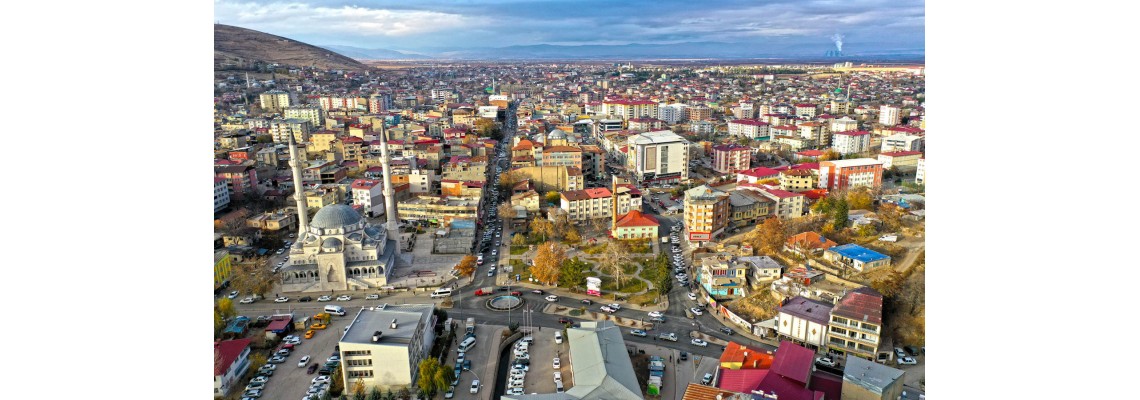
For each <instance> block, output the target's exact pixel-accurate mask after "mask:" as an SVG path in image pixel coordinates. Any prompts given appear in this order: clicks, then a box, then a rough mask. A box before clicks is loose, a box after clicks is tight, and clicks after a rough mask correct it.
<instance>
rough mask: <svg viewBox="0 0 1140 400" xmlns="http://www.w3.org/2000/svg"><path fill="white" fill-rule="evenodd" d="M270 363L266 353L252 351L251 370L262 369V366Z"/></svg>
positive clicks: (250, 356)
mask: <svg viewBox="0 0 1140 400" xmlns="http://www.w3.org/2000/svg"><path fill="white" fill-rule="evenodd" d="M268 363H269V359H268V358H266V357H265V354H262V353H251V354H250V355H249V370H250V371H257V370H259V369H261V367H262V366H264V365H265V364H268Z"/></svg>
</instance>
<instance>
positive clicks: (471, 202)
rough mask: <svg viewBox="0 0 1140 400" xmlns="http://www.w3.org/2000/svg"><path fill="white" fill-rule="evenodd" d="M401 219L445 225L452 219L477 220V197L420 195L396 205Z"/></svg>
mask: <svg viewBox="0 0 1140 400" xmlns="http://www.w3.org/2000/svg"><path fill="white" fill-rule="evenodd" d="M396 209H397V211H398V212H399V213H400V218H401V219H406V220H414V221H429V222H432V223H437V224H441V226H442V225H446V224H448V223H451V220H452V219H456V218H459V219H471V220H474V219H477V218H478V216H479V197H441V196H427V195H420V196H415V197H412V198H411V199H408V200H406V201H401V202H399V203H397V204H396Z"/></svg>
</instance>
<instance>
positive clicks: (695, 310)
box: [689, 307, 705, 315]
mask: <svg viewBox="0 0 1140 400" xmlns="http://www.w3.org/2000/svg"><path fill="white" fill-rule="evenodd" d="M689 311H692V312H693V314H696V315H703V314H704V313H705V312H704V311H701V309H699V308H696V307H693V308H690V309H689Z"/></svg>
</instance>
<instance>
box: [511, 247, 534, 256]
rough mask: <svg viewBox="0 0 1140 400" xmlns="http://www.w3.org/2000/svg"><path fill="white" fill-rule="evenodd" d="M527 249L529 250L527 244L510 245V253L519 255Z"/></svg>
mask: <svg viewBox="0 0 1140 400" xmlns="http://www.w3.org/2000/svg"><path fill="white" fill-rule="evenodd" d="M527 250H530V247H529V246H511V255H512V256H517V255H521V254H523V253H526V251H527Z"/></svg>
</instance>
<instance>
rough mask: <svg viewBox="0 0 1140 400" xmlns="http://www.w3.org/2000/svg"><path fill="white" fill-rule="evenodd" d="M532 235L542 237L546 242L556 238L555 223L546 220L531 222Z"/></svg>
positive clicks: (537, 219)
mask: <svg viewBox="0 0 1140 400" xmlns="http://www.w3.org/2000/svg"><path fill="white" fill-rule="evenodd" d="M530 233H531V234H532V235H538V236H540V237H542V241H543V242H545V241H546V240H547V239H548V238H550V237H551V236H554V223H553V222H550V220H548V219H546V218H535V219H533V220H531V221H530Z"/></svg>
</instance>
